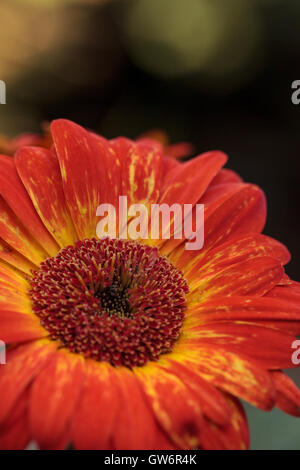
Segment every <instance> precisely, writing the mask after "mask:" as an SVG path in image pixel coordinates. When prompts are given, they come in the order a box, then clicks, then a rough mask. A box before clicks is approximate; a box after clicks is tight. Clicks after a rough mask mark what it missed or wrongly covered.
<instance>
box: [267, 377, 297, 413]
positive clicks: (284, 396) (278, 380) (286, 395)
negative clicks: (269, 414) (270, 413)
mask: <svg viewBox="0 0 300 470" xmlns="http://www.w3.org/2000/svg"><path fill="white" fill-rule="evenodd" d="M272 379H273V381H274V384H275V387H276V392H277V396H276V406H277V407H278V408H280V409H281V410H282V411H284V412H285V413H288V414H290V415H292V416H300V390H299V389H298V387H297V385H296V384H295V383H294V382H293V381H292V379H290V378H289V377H288V376H287V375H286V374H284V373H283V372H281V371H274V372H272Z"/></svg>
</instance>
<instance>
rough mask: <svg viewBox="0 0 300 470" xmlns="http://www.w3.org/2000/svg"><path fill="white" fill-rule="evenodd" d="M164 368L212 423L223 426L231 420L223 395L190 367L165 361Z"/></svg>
mask: <svg viewBox="0 0 300 470" xmlns="http://www.w3.org/2000/svg"><path fill="white" fill-rule="evenodd" d="M164 364H166V365H165V366H164V368H165V369H166V370H167V371H168V372H170V373H172V374H173V375H175V376H176V377H178V378H179V379H180V380H181V381H182V382H183V383H184V384H185V385H186V386H187V387H188V388H189V389H191V390H192V391H193V393H194V394H195V396H196V397H197V400H198V403H199V406H200V407H201V410H202V412H203V414H204V416H206V418H208V419H210V420H211V421H213V422H214V423H217V424H219V425H222V426H225V425H226V424H228V422H229V421H230V418H231V410H230V407H229V406H228V404H227V402H226V400H225V398H224V396H223V394H222V393H221V392H220V391H219V390H217V389H216V388H215V387H214V386H213V385H211V384H210V383H209V382H207V381H206V380H204V379H203V378H202V377H201V376H200V375H198V374H197V373H195V372H194V371H193V369H191V368H190V367H186V366H185V365H184V364H182V363H179V362H175V361H173V360H172V359H171V358H170V359H165V361H164Z"/></svg>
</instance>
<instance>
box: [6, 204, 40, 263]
mask: <svg viewBox="0 0 300 470" xmlns="http://www.w3.org/2000/svg"><path fill="white" fill-rule="evenodd" d="M0 237H1V238H2V239H3V240H4V241H5V242H6V243H8V244H9V245H10V246H11V247H12V248H13V249H14V250H16V251H17V252H18V253H20V254H21V255H23V256H24V257H25V258H27V259H28V260H30V261H31V262H32V263H34V264H36V265H38V264H39V263H40V262H41V261H43V260H44V259H45V258H47V256H48V255H47V252H46V251H45V250H44V249H43V248H42V247H41V246H40V245H39V244H38V242H37V241H36V240H35V239H34V238H33V237H32V236H31V235H30V233H29V232H28V230H27V229H26V228H25V227H24V225H23V224H22V223H21V222H20V221H19V219H18V218H17V217H16V215H15V214H14V213H13V211H12V210H11V209H10V208H9V206H8V205H7V204H6V202H5V201H4V200H3V199H2V198H1V197H0Z"/></svg>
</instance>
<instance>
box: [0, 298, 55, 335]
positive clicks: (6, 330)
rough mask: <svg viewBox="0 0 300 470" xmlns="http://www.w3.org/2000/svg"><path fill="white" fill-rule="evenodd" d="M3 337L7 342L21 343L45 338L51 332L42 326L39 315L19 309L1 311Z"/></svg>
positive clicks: (0, 330) (0, 327)
mask: <svg viewBox="0 0 300 470" xmlns="http://www.w3.org/2000/svg"><path fill="white" fill-rule="evenodd" d="M0 332H1V339H2V341H4V342H5V343H7V344H9V343H20V342H22V341H28V340H32V339H39V338H44V337H46V336H48V335H49V333H48V332H47V331H46V330H45V329H44V328H43V327H42V326H41V324H40V321H39V319H38V317H36V316H35V315H33V314H30V313H22V312H19V311H15V312H14V311H11V310H10V311H7V310H2V307H1V311H0Z"/></svg>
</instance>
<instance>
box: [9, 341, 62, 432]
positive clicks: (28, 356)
mask: <svg viewBox="0 0 300 470" xmlns="http://www.w3.org/2000/svg"><path fill="white" fill-rule="evenodd" d="M55 349H56V343H54V342H53V341H48V340H45V339H43V340H39V341H33V342H31V343H27V344H24V345H21V346H18V347H16V348H13V349H11V350H8V352H7V359H6V362H7V363H6V365H5V366H4V367H1V368H0V396H1V401H0V423H1V422H2V421H3V420H4V419H5V418H6V417H7V415H8V414H9V413H10V411H11V410H12V409H13V406H14V404H15V403H16V401H17V400H18V398H19V396H20V395H21V393H22V391H23V390H24V389H25V388H26V387H27V385H29V384H30V382H31V381H32V380H33V379H34V377H35V376H36V375H37V374H38V373H39V372H40V370H41V369H42V367H43V366H44V365H45V364H46V363H47V361H49V359H50V358H51V356H52V355H53V354H54V352H55Z"/></svg>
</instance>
